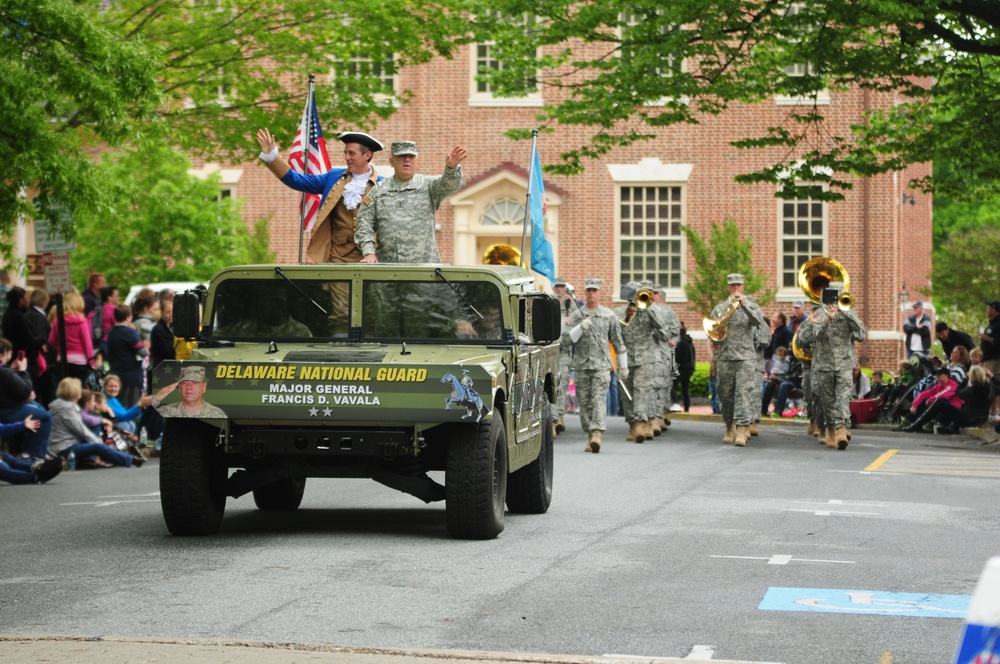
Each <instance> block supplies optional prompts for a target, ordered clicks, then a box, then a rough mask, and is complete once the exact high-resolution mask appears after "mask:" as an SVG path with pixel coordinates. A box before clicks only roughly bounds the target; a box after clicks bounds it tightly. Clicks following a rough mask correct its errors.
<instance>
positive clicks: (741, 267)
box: [681, 217, 775, 317]
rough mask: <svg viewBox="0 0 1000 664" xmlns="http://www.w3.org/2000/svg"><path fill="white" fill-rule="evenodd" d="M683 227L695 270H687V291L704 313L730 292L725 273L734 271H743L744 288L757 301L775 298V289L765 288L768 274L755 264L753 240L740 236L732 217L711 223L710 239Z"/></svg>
mask: <svg viewBox="0 0 1000 664" xmlns="http://www.w3.org/2000/svg"><path fill="white" fill-rule="evenodd" d="M681 230H682V231H683V232H684V235H685V236H687V239H688V246H689V247H690V249H691V257H692V258H694V263H695V268H694V271H693V272H691V271H689V272H688V277H689V278H688V282H687V284H685V285H684V294H685V295H686V296H687V299H688V302H690V303H691V306H693V307H694V308H695V310H696V311H697V312H698V313H700V314H701V315H702V316H706V317H707V316H709V315H710V314H711V313H712V308H713V307H715V305H716V304H718V303H719V301H720V300H721V299H722V296H723V294H725V293H727V292H728V288H729V287H728V282H727V281H726V275H728V274H731V273H733V272H739V273H740V274H742V275H743V279H744V283H745V287H744V292H746V293H747V294H750V295H753V296H754V299H755V300H756V302H757V304H759V305H765V304H767V303H768V302H770V301H771V300H773V299H774V293H775V289H773V288H770V289H767V288H764V286H765V284H766V283H767V277H766V276H765V275H764V273H762V272H761V271H760V270H757V269H755V268H754V267H753V256H752V253H753V251H752V250H753V240H752V239H751V238H749V237H748V238H747V239H746V240H744V239H743V238H741V237H740V227H739V225H738V224H737V223H736V220H735V219H732V218H731V217H730V218H727V219H726V220H725V221H724V222H723V223H722V224H721V225H720V224H712V229H711V231H710V232H709V235H708V240H707V241H706V240H704V239H703V238H702V237H701V236H700V235H698V233H697V231H695V230H694V229H693V228H691V227H690V226H681Z"/></svg>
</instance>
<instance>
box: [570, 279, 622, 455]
mask: <svg viewBox="0 0 1000 664" xmlns="http://www.w3.org/2000/svg"><path fill="white" fill-rule="evenodd" d="M585 285H586V296H585V303H586V306H585V307H583V308H582V309H581V308H579V307H578V308H576V309H574V310H573V313H572V315H571V316H570V332H569V336H570V339H571V340H572V342H573V343H574V344H575V348H574V349H573V377H574V380H575V381H576V399H577V405H578V407H579V409H580V424H581V425H583V430H584V431H586V432H587V434H588V439H587V447H585V448H584V451H585V452H593V453H595V454H596V453H598V452H600V451H601V434H602V433H603V432H604V430H605V429H606V428H607V419H606V418H607V398H608V387H609V386H610V384H611V373H610V369H611V357H610V355H609V353H608V343H609V342H610V343H611V345H612V346H613V347H614V349H615V353H616V354H617V355H618V364H619V369H618V375H619V376H620V377H621V378H622V380H625V379H627V378H628V352H627V351H626V349H625V344H624V343H623V342H622V336H621V332H619V327H621V326H620V325H619V324H618V319H617V318H615V315H614V313H612V312H611V310H610V309H608V308H607V307H604V306H601V304H600V300H599V293H598V291H599V290H600V288H601V280H600V279H596V278H588V279H586V280H585Z"/></svg>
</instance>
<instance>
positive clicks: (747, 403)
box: [712, 273, 767, 447]
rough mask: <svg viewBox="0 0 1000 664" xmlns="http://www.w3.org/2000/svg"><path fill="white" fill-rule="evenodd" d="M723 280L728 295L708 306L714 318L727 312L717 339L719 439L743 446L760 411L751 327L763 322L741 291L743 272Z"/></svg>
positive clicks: (751, 301) (753, 304)
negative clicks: (722, 425) (723, 430)
mask: <svg viewBox="0 0 1000 664" xmlns="http://www.w3.org/2000/svg"><path fill="white" fill-rule="evenodd" d="M726 282H727V283H728V284H729V299H727V300H726V301H725V302H722V303H721V304H719V305H717V306H716V307H715V308H714V309H713V310H712V318H715V319H717V320H719V319H723V318H724V317H725V316H726V315H728V316H729V320H728V321H727V322H726V337H725V339H723V340H722V341H721V342H719V354H718V360H717V370H718V377H719V397H720V398H721V400H722V419H723V421H724V422H725V423H726V434H725V436H723V438H722V442H723V443H725V444H727V445H729V444H735V445H737V446H739V447H743V446H745V445H746V444H747V440H748V439H749V438H750V424H751V422H753V419H754V415H755V414H757V413H760V397H759V396H757V386H756V385H755V383H759V382H760V377H759V376H758V375H757V373H758V372H757V349H756V334H755V328H757V327H765V328H766V327H767V326H766V325H765V324H764V313H763V312H762V311H761V310H760V307H758V306H757V304H756V303H755V302H754V301H753V298H751V297H750V296H748V295H745V294H744V293H743V289H744V288H745V285H744V280H743V275H742V274H738V273H733V274H730V275H728V276H727V277H726Z"/></svg>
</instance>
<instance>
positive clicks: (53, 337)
mask: <svg viewBox="0 0 1000 664" xmlns="http://www.w3.org/2000/svg"><path fill="white" fill-rule="evenodd" d="M63 317H64V320H65V323H66V365H67V369H68V375H69V376H71V377H73V378H79V379H80V380H81V381H84V380H86V379H87V374H89V373H90V358H91V357H93V355H94V342H93V341H92V340H91V331H90V321H88V320H87V318H86V317H85V316H84V315H83V298H82V297H80V294H79V293H76V292H70V293H66V294H65V295H64V296H63ZM49 347H50V348H54V349H56V351H57V352H58V351H59V326H58V325H53V326H52V332H51V333H49ZM60 357H61V356H60Z"/></svg>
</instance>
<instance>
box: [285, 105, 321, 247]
mask: <svg viewBox="0 0 1000 664" xmlns="http://www.w3.org/2000/svg"><path fill="white" fill-rule="evenodd" d="M306 126H308V127H309V145H308V147H307V148H306V149H305V150H303V147H302V136H303V134H305V133H306ZM288 165H289V166H291V168H292V170H293V171H295V172H296V173H300V174H302V175H322V174H323V173H326V172H327V171H329V170H330V168H331V167H330V156H329V155H328V154H327V153H326V140H324V139H323V130H322V129H320V126H319V117H318V116H317V115H316V98H315V97H314V96H313V94H312V91H311V90H310V92H309V99H308V100H306V107H305V110H303V111H302V122H300V123H299V129H298V131H296V132H295V142H294V143H292V151H291V152H290V153H289V154H288ZM321 198H322V197H321V196H320V195H319V194H303V196H302V203H301V208H300V210H299V212H300V213H301V215H302V216H301V218H302V228H303V229H304V230H305V231H312V229H313V226H315V225H316V213H317V212H319V203H320V199H321Z"/></svg>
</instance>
